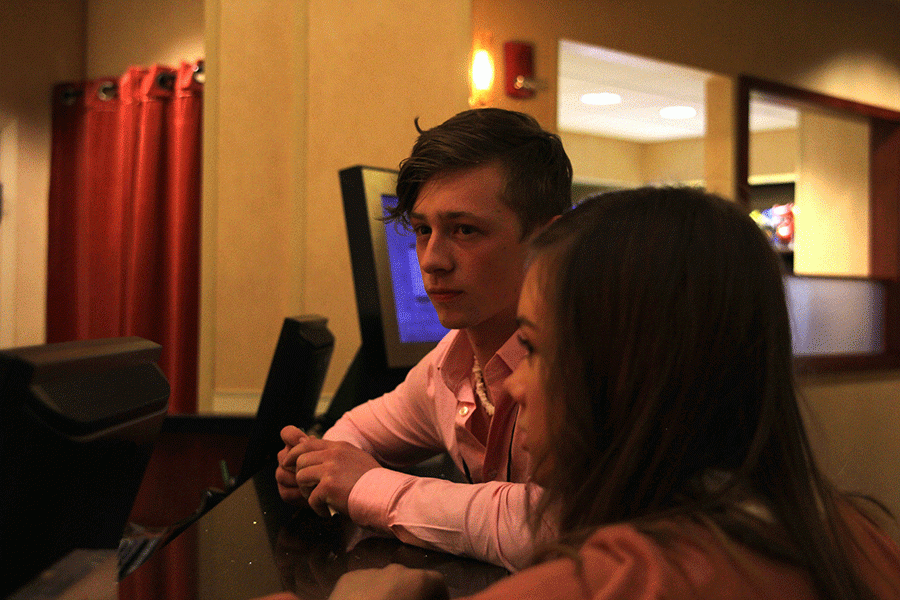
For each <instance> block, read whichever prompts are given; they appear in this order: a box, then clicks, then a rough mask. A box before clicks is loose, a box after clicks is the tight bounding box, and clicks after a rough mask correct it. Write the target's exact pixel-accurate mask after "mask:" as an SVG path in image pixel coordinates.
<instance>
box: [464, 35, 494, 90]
mask: <svg viewBox="0 0 900 600" xmlns="http://www.w3.org/2000/svg"><path fill="white" fill-rule="evenodd" d="M491 44H492V37H491V34H490V33H489V32H486V31H482V32H479V33H478V34H477V35H476V36H475V39H474V40H473V46H472V64H471V69H470V71H469V85H470V86H471V92H472V94H471V95H470V96H469V106H471V107H472V108H476V107H480V106H487V105H488V100H489V99H490V96H491V89H492V88H493V87H494V58H493V57H492V56H491Z"/></svg>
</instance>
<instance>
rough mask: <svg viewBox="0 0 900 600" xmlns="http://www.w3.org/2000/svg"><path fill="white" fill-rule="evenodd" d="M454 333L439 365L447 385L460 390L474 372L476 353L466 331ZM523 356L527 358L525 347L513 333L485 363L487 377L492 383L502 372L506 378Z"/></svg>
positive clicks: (484, 368)
mask: <svg viewBox="0 0 900 600" xmlns="http://www.w3.org/2000/svg"><path fill="white" fill-rule="evenodd" d="M453 334H454V335H455V337H454V338H453V340H452V341H451V342H450V347H449V348H448V349H447V353H446V354H445V355H444V357H443V359H442V360H441V362H440V364H439V365H438V369H440V371H441V377H443V379H444V383H445V384H446V385H447V387H448V388H450V389H451V390H458V389H459V387H460V385H461V384H462V383H463V382H464V381H468V380H469V377H470V376H471V374H472V364H473V362H474V355H473V352H472V346H471V345H470V344H469V337H468V336H467V335H466V334H465V332H464V331H462V330H455V331H453ZM523 358H525V348H524V347H522V344H520V343H519V340H518V339H517V337H516V335H515V334H513V335H512V336H510V338H509V339H508V340H506V342H504V344H503V345H502V346H500V349H499V350H497V352H496V353H495V354H494V355H493V356H492V357H491V359H490V360H489V361H488V363H487V364H486V365H483V370H484V376H485V379H486V380H488V383H489V384H490V380H493V379H494V374H495V373H500V374H501V375H502V376H503V378H506V377H507V376H508V375H509V374H510V373H512V372H513V371H514V370H515V368H516V367H517V366H518V365H519V363H520V362H521V361H522V359H523Z"/></svg>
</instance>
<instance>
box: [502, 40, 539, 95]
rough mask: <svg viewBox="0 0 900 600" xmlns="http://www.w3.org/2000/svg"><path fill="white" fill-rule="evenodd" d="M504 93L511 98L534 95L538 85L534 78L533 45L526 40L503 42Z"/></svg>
mask: <svg viewBox="0 0 900 600" xmlns="http://www.w3.org/2000/svg"><path fill="white" fill-rule="evenodd" d="M503 59H504V60H503V62H504V66H505V67H506V69H505V76H504V80H505V83H506V95H507V96H509V97H511V98H519V99H523V100H524V99H526V98H532V97H534V93H535V91H536V90H537V89H538V88H539V87H540V86H539V84H538V82H537V81H536V80H535V79H534V46H532V45H531V44H528V43H526V42H506V43H505V44H503Z"/></svg>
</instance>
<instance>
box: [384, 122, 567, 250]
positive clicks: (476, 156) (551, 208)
mask: <svg viewBox="0 0 900 600" xmlns="http://www.w3.org/2000/svg"><path fill="white" fill-rule="evenodd" d="M416 129H417V130H418V131H419V138H418V139H417V140H416V143H415V145H413V149H412V153H411V154H410V156H409V157H408V158H406V159H405V160H403V161H402V162H401V163H400V173H399V175H398V177H397V197H398V203H397V205H396V207H394V208H393V210H391V211H390V214H389V216H388V217H387V220H389V221H400V222H401V223H403V224H404V225H408V224H409V213H410V211H411V210H412V208H413V205H414V204H415V203H416V200H417V198H418V196H419V191H420V190H421V189H422V186H423V185H425V183H426V182H429V181H431V180H434V179H436V178H439V177H443V176H445V175H450V174H455V173H459V172H461V171H465V170H467V169H472V168H476V167H481V166H486V165H491V164H496V165H498V166H499V167H500V169H501V171H502V173H503V177H504V182H503V187H502V192H501V196H502V197H501V200H502V201H503V203H504V204H506V206H508V207H509V208H510V209H511V210H512V211H513V212H515V213H516V215H518V217H519V221H520V222H521V225H522V230H523V231H522V233H523V236H525V235H528V234H529V233H531V232H532V231H533V230H534V229H535V228H536V227H538V226H539V225H543V224H545V223H546V222H547V221H549V220H550V219H551V218H553V217H554V216H556V215H559V214H561V213H562V212H564V211H565V210H566V209H568V208H569V207H570V206H571V204H572V164H571V162H570V161H569V157H568V156H567V155H566V152H565V150H564V149H563V145H562V142H561V141H560V139H559V136H557V135H555V134H553V133H550V132H548V131H544V130H543V129H542V128H541V126H540V125H539V124H538V122H537V121H536V120H535V119H534V118H533V117H531V116H529V115H526V114H523V113H519V112H514V111H509V110H504V109H499V108H479V109H473V110H467V111H465V112H461V113H459V114H457V115H456V116H454V117H451V118H450V119H448V120H447V121H445V122H444V123H442V124H440V125H438V126H437V127H434V128H432V129H427V130H422V129H421V128H419V123H418V119H417V120H416Z"/></svg>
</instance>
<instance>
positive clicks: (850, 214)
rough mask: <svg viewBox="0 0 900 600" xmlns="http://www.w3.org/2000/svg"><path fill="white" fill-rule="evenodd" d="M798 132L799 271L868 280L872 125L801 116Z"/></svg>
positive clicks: (814, 114)
mask: <svg viewBox="0 0 900 600" xmlns="http://www.w3.org/2000/svg"><path fill="white" fill-rule="evenodd" d="M797 131H798V140H799V144H798V160H797V185H796V192H795V200H794V222H795V229H796V235H795V236H794V271H795V272H797V273H802V274H807V275H847V276H856V277H868V275H869V246H870V243H869V144H870V143H869V123H868V121H867V120H866V119H862V118H859V119H848V118H846V117H845V116H835V115H830V114H820V113H817V112H812V111H801V113H800V117H799V122H798V127H797ZM822 240H827V243H824V244H823V243H821V241H822Z"/></svg>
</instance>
